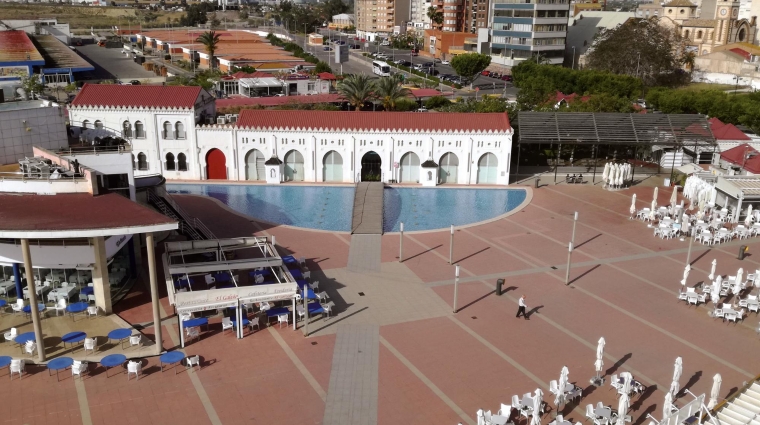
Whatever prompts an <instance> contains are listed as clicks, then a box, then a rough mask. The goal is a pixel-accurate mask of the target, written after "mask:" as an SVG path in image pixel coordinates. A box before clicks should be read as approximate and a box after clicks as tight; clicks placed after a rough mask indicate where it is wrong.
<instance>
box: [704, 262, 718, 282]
mask: <svg viewBox="0 0 760 425" xmlns="http://www.w3.org/2000/svg"><path fill="white" fill-rule="evenodd" d="M717 265H718V260H716V259H713V260H712V267H711V268H710V274H709V275H707V278H708V279H710V282H712V281H713V280H715V267H716V266H717Z"/></svg>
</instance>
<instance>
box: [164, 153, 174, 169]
mask: <svg viewBox="0 0 760 425" xmlns="http://www.w3.org/2000/svg"><path fill="white" fill-rule="evenodd" d="M175 165H176V164H174V154H173V153H171V152H169V153H167V154H166V170H167V171H174V170H175V169H176V166H175Z"/></svg>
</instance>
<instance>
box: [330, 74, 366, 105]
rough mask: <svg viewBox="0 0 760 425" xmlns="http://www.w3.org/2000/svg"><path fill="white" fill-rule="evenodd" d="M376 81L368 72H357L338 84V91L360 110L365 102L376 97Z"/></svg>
mask: <svg viewBox="0 0 760 425" xmlns="http://www.w3.org/2000/svg"><path fill="white" fill-rule="evenodd" d="M374 92H375V83H374V82H373V81H372V80H371V79H370V77H369V75H366V74H355V75H351V76H349V77H346V78H345V79H343V81H341V82H340V84H338V93H340V94H341V96H343V97H344V98H345V99H346V101H347V102H348V103H349V104H350V105H351V106H353V107H354V110H356V111H358V110H359V109H360V108H361V107H362V106H364V104H365V103H367V102H368V101H370V100H372V99H374V98H375V93H374Z"/></svg>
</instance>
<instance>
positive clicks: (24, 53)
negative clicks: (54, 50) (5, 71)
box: [0, 31, 45, 65]
mask: <svg viewBox="0 0 760 425" xmlns="http://www.w3.org/2000/svg"><path fill="white" fill-rule="evenodd" d="M2 62H38V64H40V65H41V64H44V63H45V60H44V59H43V58H42V55H41V54H40V52H38V51H37V48H36V47H34V43H32V40H30V39H29V36H28V35H26V33H25V32H24V31H0V63H2Z"/></svg>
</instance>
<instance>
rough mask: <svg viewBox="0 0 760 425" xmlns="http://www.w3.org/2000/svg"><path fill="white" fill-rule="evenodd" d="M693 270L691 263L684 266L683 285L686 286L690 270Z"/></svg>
mask: <svg viewBox="0 0 760 425" xmlns="http://www.w3.org/2000/svg"><path fill="white" fill-rule="evenodd" d="M690 270H691V265H689V264H687V265H686V267H684V268H683V280H681V286H686V279H688V278H689V271H690Z"/></svg>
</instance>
